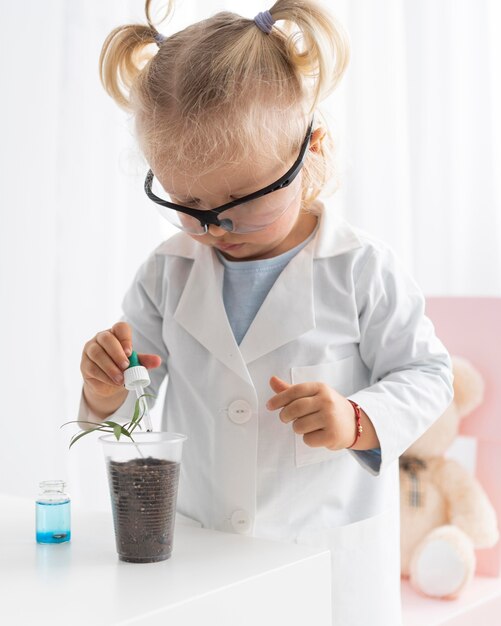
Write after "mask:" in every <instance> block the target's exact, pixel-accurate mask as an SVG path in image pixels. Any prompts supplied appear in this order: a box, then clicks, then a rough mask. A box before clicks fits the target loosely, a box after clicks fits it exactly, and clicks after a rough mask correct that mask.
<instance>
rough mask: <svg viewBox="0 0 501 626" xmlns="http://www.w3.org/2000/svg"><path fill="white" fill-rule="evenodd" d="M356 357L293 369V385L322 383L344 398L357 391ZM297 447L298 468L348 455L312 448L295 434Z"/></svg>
mask: <svg viewBox="0 0 501 626" xmlns="http://www.w3.org/2000/svg"><path fill="white" fill-rule="evenodd" d="M353 364H354V357H353V356H349V357H346V358H344V359H340V360H339V361H334V362H332V363H320V364H319V365H306V366H303V367H292V368H291V380H292V384H293V385H296V384H297V383H307V382H321V383H325V384H326V385H329V387H332V388H333V389H335V390H336V391H338V392H339V393H341V394H342V395H343V396H348V395H349V394H351V393H353V392H354V391H355V388H354V382H355V381H354V369H353V367H354V365H353ZM294 439H295V447H296V457H295V458H296V467H301V466H303V465H310V464H311V463H320V462H321V461H332V460H334V459H337V458H339V457H342V456H345V455H346V454H347V452H346V450H329V449H328V448H324V447H321V448H312V447H311V446H308V445H306V444H305V443H304V440H303V435H298V434H296V433H294Z"/></svg>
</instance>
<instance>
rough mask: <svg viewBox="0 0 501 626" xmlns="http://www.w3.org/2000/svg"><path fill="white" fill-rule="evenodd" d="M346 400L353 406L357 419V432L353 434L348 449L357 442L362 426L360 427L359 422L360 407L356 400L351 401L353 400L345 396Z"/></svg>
mask: <svg viewBox="0 0 501 626" xmlns="http://www.w3.org/2000/svg"><path fill="white" fill-rule="evenodd" d="M347 400H348V402H351V404H352V406H353V408H354V409H355V417H356V419H357V434H356V436H355V441H354V442H353V443H352V444H351V446H348V448H347V449H348V450H349V449H350V448H353V446H354V445H355V444H356V443H357V441H358V440H359V439H360V436H361V435H362V433H363V430H364V429H363V428H362V424H361V423H360V419H361V414H360V407H359V406H358V404H357V403H356V402H353V400H350V399H349V398H347Z"/></svg>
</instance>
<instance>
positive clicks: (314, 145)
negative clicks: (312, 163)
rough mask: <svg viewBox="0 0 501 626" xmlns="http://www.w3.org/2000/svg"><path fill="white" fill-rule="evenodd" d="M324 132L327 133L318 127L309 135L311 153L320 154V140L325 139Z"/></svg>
mask: <svg viewBox="0 0 501 626" xmlns="http://www.w3.org/2000/svg"><path fill="white" fill-rule="evenodd" d="M326 132H327V131H326V130H325V129H324V128H322V127H321V126H319V127H318V128H315V130H314V131H313V133H312V134H311V139H310V150H312V151H313V152H320V151H321V149H322V140H323V138H324V137H325V135H326Z"/></svg>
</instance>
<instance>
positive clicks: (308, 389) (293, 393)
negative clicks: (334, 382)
mask: <svg viewBox="0 0 501 626" xmlns="http://www.w3.org/2000/svg"><path fill="white" fill-rule="evenodd" d="M320 384H321V383H299V384H298V385H290V387H288V389H286V390H285V391H282V392H280V393H277V395H276V396H273V397H272V398H270V399H269V400H268V402H267V403H266V408H267V409H269V410H270V411H274V410H275V409H280V408H281V407H283V406H286V405H287V404H290V403H291V402H292V401H293V400H298V399H299V398H306V397H307V396H314V395H315V394H317V393H318V391H319V389H320Z"/></svg>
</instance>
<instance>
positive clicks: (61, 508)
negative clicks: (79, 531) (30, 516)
mask: <svg viewBox="0 0 501 626" xmlns="http://www.w3.org/2000/svg"><path fill="white" fill-rule="evenodd" d="M65 487H66V483H65V482H64V481H63V480H44V481H42V482H41V483H40V490H41V491H40V494H39V496H38V497H37V500H36V530H37V542H38V543H63V542H65V541H69V540H70V539H71V530H70V528H71V525H70V520H71V518H70V497H69V495H68V494H67V493H65V492H64V490H65Z"/></svg>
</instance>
